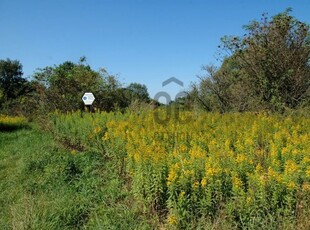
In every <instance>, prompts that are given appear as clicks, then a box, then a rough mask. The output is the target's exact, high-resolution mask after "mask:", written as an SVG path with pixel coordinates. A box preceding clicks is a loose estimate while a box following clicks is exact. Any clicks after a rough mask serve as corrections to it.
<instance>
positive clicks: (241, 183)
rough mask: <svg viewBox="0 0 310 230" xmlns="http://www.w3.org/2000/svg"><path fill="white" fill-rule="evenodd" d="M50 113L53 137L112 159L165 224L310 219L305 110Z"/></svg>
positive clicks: (270, 224)
mask: <svg viewBox="0 0 310 230" xmlns="http://www.w3.org/2000/svg"><path fill="white" fill-rule="evenodd" d="M155 112H159V113H160V114H161V115H162V116H165V114H164V113H165V112H166V111H165V110H163V111H155ZM52 121H53V129H54V132H55V134H56V136H58V137H59V138H60V139H62V140H65V141H67V142H70V143H71V145H74V144H77V145H79V146H83V148H86V149H93V151H95V152H98V153H100V152H101V153H103V154H104V155H105V156H106V157H108V158H110V159H113V160H114V162H115V163H114V167H115V170H117V171H118V173H119V174H120V175H123V176H129V177H130V178H131V180H132V184H131V186H132V187H131V190H132V191H133V192H134V195H135V197H136V199H138V200H140V201H142V203H143V204H144V205H145V206H146V207H149V210H150V211H155V213H156V214H157V215H158V216H160V217H162V218H163V220H164V223H165V226H166V227H168V228H171V227H177V228H189V227H193V228H196V227H197V226H199V225H201V226H206V227H207V226H209V227H211V226H214V225H215V224H216V222H217V221H218V220H219V219H221V221H222V222H223V223H225V224H226V225H227V227H229V228H242V229H248V228H250V229H255V228H257V229H261V228H268V229H282V228H285V229H287V228H289V229H294V228H295V227H296V226H298V228H301V229H307V228H309V226H310V223H309V221H308V220H307V218H306V216H307V215H308V214H309V211H310V209H309V208H310V206H309V202H310V200H309V195H310V155H309V153H310V145H309V142H307V140H308V139H309V133H310V130H309V127H310V120H309V118H305V117H303V116H297V115H295V116H280V115H268V114H258V115H255V114H252V113H243V114H239V113H232V114H225V115H220V114H216V113H200V114H194V113H192V112H182V113H180V119H178V120H176V119H174V118H171V120H169V121H168V122H166V123H164V124H159V123H157V122H156V119H154V113H153V112H145V113H140V114H139V115H137V114H134V113H126V114H121V113H119V114H111V113H96V114H84V115H83V116H81V115H80V113H73V114H55V115H53V116H52ZM184 121H186V122H184Z"/></svg>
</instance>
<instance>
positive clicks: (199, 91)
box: [0, 9, 310, 229]
mask: <svg viewBox="0 0 310 230" xmlns="http://www.w3.org/2000/svg"><path fill="white" fill-rule="evenodd" d="M309 28H310V27H309V25H308V24H306V23H304V22H300V21H299V20H297V19H296V18H294V17H292V16H291V15H290V10H289V9H288V10H287V11H285V12H283V13H280V14H278V15H275V16H273V17H268V16H267V15H263V18H262V19H261V20H260V21H253V22H252V23H250V24H249V25H247V26H245V30H246V33H245V34H244V36H242V37H238V36H232V37H230V36H226V37H224V38H223V39H222V45H221V46H220V47H219V48H220V50H221V52H222V51H224V52H226V51H227V53H226V54H225V55H224V56H223V63H222V65H221V66H220V67H215V66H212V65H211V66H204V67H203V69H204V70H205V71H206V72H207V74H206V75H205V76H201V77H200V78H199V82H197V83H195V84H193V87H192V88H191V90H190V91H189V92H187V96H186V97H182V98H178V99H177V100H176V101H175V102H173V103H171V104H170V105H165V106H164V105H161V106H162V107H161V108H156V107H160V103H159V102H155V101H153V100H152V99H150V97H149V94H148V91H147V87H146V86H145V85H142V84H139V83H130V84H128V85H127V86H124V84H122V83H121V82H119V80H118V79H117V77H116V76H114V75H111V74H109V73H108V72H107V71H106V70H105V69H100V70H98V71H95V70H93V69H92V68H91V67H90V66H89V65H88V64H87V62H86V58H84V57H82V58H81V59H80V60H79V62H77V63H74V62H71V61H66V62H64V63H62V64H59V65H57V66H48V67H46V68H43V69H39V70H37V71H36V72H35V73H34V74H33V76H32V78H31V79H24V78H23V77H22V75H23V71H22V64H21V63H20V62H19V61H18V60H10V59H6V60H0V114H5V115H0V159H1V160H0V171H1V173H0V181H1V183H0V206H1V207H2V209H1V210H0V228H1V229H11V228H13V229H81V228H89V229H154V228H159V229H161V228H162V229H165V228H167V229H188V228H190V229H191V228H193V229H196V228H202V229H203V228H206V229H214V228H216V229H296V228H298V229H309V228H310V222H309V220H308V216H309V214H310V200H309V197H310V155H309V154H310V145H309V141H308V140H309V133H310V130H309V127H310V120H309V108H310V87H309V86H310V34H309ZM89 91H91V92H93V93H94V94H95V97H96V100H95V102H94V105H93V106H94V107H93V108H94V109H93V110H92V111H88V110H85V108H84V105H83V104H82V100H81V98H82V95H83V93H84V92H89ZM60 102H61V103H60ZM206 111H207V112H206ZM171 112H174V113H175V114H172V113H171ZM28 121H32V123H28Z"/></svg>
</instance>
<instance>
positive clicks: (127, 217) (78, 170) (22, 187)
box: [0, 127, 158, 229]
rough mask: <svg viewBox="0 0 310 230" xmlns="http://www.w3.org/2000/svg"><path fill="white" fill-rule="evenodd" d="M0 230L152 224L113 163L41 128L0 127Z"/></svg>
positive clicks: (108, 227)
mask: <svg viewBox="0 0 310 230" xmlns="http://www.w3.org/2000/svg"><path fill="white" fill-rule="evenodd" d="M0 146H1V148H0V159H1V160H0V172H1V173H0V181H1V183H0V206H1V210H0V228H1V229H82V228H88V229H151V228H152V227H151V226H156V225H157V224H156V223H157V222H158V220H156V217H155V216H153V217H151V216H150V214H148V213H147V212H145V211H143V206H140V205H139V204H136V203H134V199H133V196H132V192H131V191H130V190H129V189H128V187H127V184H126V182H125V181H124V179H123V178H121V177H119V175H118V174H117V170H116V168H115V165H114V162H113V161H111V160H107V159H106V158H105V157H104V156H103V155H100V154H96V153H93V152H90V151H84V152H80V151H77V150H76V149H74V148H72V147H67V148H64V147H63V145H60V144H59V143H57V142H55V141H54V140H53V138H52V137H51V136H50V135H49V134H46V133H45V132H42V131H38V130H37V128H36V127H33V128H32V129H19V130H15V131H14V132H0Z"/></svg>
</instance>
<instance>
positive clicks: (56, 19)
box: [0, 0, 310, 97]
mask: <svg viewBox="0 0 310 230" xmlns="http://www.w3.org/2000/svg"><path fill="white" fill-rule="evenodd" d="M287 7H292V8H293V12H292V14H293V15H294V16H296V17H297V18H298V19H299V20H301V21H305V22H308V23H310V2H309V1H308V0H298V1H296V0H295V1H294V0H272V1H271V0H259V1H258V0H256V1H254V0H235V1H232V0H230V1H229V0H217V1H215V0H214V1H207V0H205V1H202V0H184V1H183V0H174V1H172V0H162V1H161V0H156V1H155V0H122V1H121V0H101V1H99V0H98V1H95V0H53V1H47V0H46V1H43V0H37V1H32V0H27V1H25V0H20V1H16V0H0V10H1V14H0V28H1V32H0V59H5V58H10V59H18V60H20V61H21V63H22V64H23V69H24V76H25V77H29V76H31V74H33V72H34V71H35V69H36V68H43V67H45V66H50V65H54V64H56V65H57V64H60V63H62V62H64V61H67V60H70V61H74V62H77V61H78V60H79V57H81V56H86V57H87V61H88V63H89V64H90V66H91V67H92V68H93V69H95V70H98V69H99V68H100V67H104V68H105V69H107V71H108V72H109V73H111V74H115V75H118V78H119V80H120V81H121V82H123V83H124V84H125V85H126V84H128V83H130V82H139V83H143V84H145V85H147V87H148V89H149V92H150V95H151V96H152V97H154V95H155V94H156V93H157V92H158V91H167V92H168V93H171V94H172V97H173V94H175V93H176V92H177V91H179V90H182V88H180V87H179V86H176V85H169V86H166V87H164V88H162V85H161V84H162V82H163V81H164V80H166V79H167V78H170V77H176V78H178V79H180V80H181V81H183V82H184V85H185V86H184V88H185V89H186V88H188V86H189V84H190V82H192V81H196V80H197V78H196V75H199V74H202V72H201V66H202V65H204V64H211V63H215V64H219V63H217V62H216V52H217V46H218V45H219V44H220V38H221V37H222V36H224V35H242V34H243V33H244V31H243V29H242V25H245V24H247V23H248V22H250V21H251V20H253V19H259V18H260V16H261V14H262V13H263V12H268V13H269V15H274V14H276V13H279V12H282V11H284V10H285V9H286V8H287Z"/></svg>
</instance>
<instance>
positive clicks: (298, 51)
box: [223, 9, 310, 110]
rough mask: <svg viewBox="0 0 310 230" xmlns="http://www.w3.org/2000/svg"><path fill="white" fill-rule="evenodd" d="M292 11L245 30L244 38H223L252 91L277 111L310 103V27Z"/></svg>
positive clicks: (266, 19) (265, 17)
mask: <svg viewBox="0 0 310 230" xmlns="http://www.w3.org/2000/svg"><path fill="white" fill-rule="evenodd" d="M290 12H291V9H287V10H286V11H285V12H283V13H280V14H278V15H275V16H274V17H271V18H269V17H268V16H267V15H266V14H263V17H262V19H261V21H253V22H252V23H250V24H249V25H247V26H245V27H244V28H245V29H246V34H245V35H244V36H243V37H225V38H223V47H224V49H226V50H228V51H230V52H231V53H232V54H233V56H232V58H234V59H235V62H236V63H237V64H238V67H239V68H240V69H242V70H243V71H244V73H245V75H247V77H248V78H249V79H250V81H249V82H251V89H252V91H253V92H254V93H255V94H256V95H257V96H259V97H260V99H261V102H262V103H263V104H265V105H266V106H267V107H269V108H271V109H273V110H281V109H283V108H296V107H298V106H299V105H301V104H304V103H309V97H310V88H309V86H310V66H309V63H310V62H309V60H310V34H309V28H310V27H309V25H308V24H306V23H304V22H301V21H299V20H297V19H296V18H294V17H292V16H291V15H290Z"/></svg>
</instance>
